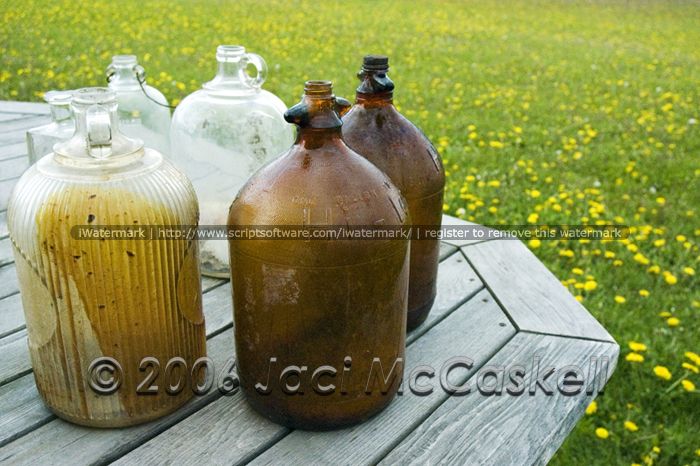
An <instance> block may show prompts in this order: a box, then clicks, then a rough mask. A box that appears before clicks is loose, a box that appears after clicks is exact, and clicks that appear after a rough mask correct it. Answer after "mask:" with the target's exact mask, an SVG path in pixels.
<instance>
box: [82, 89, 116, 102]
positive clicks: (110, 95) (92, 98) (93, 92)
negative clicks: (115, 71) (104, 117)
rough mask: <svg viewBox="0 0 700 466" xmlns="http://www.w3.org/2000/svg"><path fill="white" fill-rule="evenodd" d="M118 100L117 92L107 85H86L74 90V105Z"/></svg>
mask: <svg viewBox="0 0 700 466" xmlns="http://www.w3.org/2000/svg"><path fill="white" fill-rule="evenodd" d="M116 102H117V93H116V92H114V91H113V90H111V89H109V88H106V87H84V88H82V89H78V90H76V91H73V100H72V102H71V103H72V104H73V105H80V106H82V105H105V104H113V103H116Z"/></svg>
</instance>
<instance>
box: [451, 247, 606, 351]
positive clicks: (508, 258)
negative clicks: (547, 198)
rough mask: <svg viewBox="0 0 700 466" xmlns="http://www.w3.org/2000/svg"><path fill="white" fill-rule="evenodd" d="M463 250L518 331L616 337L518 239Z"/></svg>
mask: <svg viewBox="0 0 700 466" xmlns="http://www.w3.org/2000/svg"><path fill="white" fill-rule="evenodd" d="M462 251H463V252H464V254H465V255H466V257H467V259H468V260H469V263H470V264H471V265H472V267H473V268H474V270H476V272H477V274H479V276H480V277H481V279H482V280H483V281H484V283H485V285H486V286H487V287H488V288H489V289H490V290H491V291H492V293H493V294H494V295H495V296H496V298H497V299H498V300H499V302H500V303H501V305H502V306H503V309H504V310H505V311H506V313H507V314H508V315H509V316H510V317H511V319H513V321H514V322H515V325H516V326H517V327H518V328H519V329H522V330H526V331H530V332H535V333H545V334H551V335H563V336H570V337H579V338H588V339H594V340H601V341H608V342H614V341H615V340H614V339H613V337H611V336H610V334H609V333H608V332H607V331H606V330H605V329H604V328H603V326H602V325H600V324H599V323H598V321H596V320H595V318H593V316H592V315H590V314H589V313H588V311H587V310H586V308H584V307H583V306H582V305H581V303H579V302H578V301H576V299H574V297H573V296H572V295H571V293H569V291H568V290H567V289H566V288H564V287H563V286H562V284H561V283H560V282H559V280H558V279H557V278H556V277H555V276H554V275H553V274H552V273H551V272H550V271H549V270H548V269H547V267H545V266H544V264H542V263H541V262H540V261H539V259H537V257H536V256H535V255H534V254H533V253H532V252H531V251H530V250H529V249H528V248H527V247H526V246H525V245H524V244H523V243H521V242H520V241H518V240H497V241H487V242H483V243H478V244H473V245H470V246H466V247H464V248H463V249H462Z"/></svg>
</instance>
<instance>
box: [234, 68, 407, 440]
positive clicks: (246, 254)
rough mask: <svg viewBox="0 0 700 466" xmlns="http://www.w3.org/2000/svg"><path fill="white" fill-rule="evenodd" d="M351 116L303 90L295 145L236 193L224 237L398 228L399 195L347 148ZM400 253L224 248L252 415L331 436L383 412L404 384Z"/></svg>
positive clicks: (349, 246)
mask: <svg viewBox="0 0 700 466" xmlns="http://www.w3.org/2000/svg"><path fill="white" fill-rule="evenodd" d="M348 108H349V103H348V102H347V101H345V100H344V99H342V100H341V99H337V98H335V97H334V96H333V94H332V88H331V83H330V81H308V82H307V83H306V86H305V94H304V97H303V98H302V101H301V102H300V103H299V104H297V105H296V106H294V107H292V108H291V109H289V110H288V111H287V112H286V113H285V118H286V120H287V121H288V122H290V123H294V124H295V125H297V127H298V129H299V133H298V136H297V140H296V142H295V143H294V145H292V147H291V148H290V149H289V150H288V151H287V152H286V153H284V154H283V155H282V156H281V157H280V158H278V159H277V160H275V161H273V162H271V163H270V164H268V165H266V166H264V167H263V168H262V169H261V170H260V171H258V172H257V173H256V174H255V175H253V177H252V178H251V179H250V180H249V181H248V182H247V183H246V185H245V186H244V187H243V188H242V189H241V190H240V192H239V193H238V196H237V197H236V199H235V200H234V202H233V204H232V205H231V209H230V212H229V217H228V225H229V227H230V228H231V231H237V229H244V228H245V227H246V226H249V225H259V226H265V227H266V228H267V229H268V230H270V231H281V232H285V231H286V232H290V233H291V232H294V231H296V229H298V228H307V227H308V228H312V227H313V228H315V227H321V228H323V229H326V228H330V229H337V228H339V227H343V228H351V229H352V228H362V227H367V226H369V227H372V226H377V225H386V226H387V227H403V226H405V225H406V223H407V222H408V221H409V218H408V213H407V211H406V206H405V203H404V200H403V198H402V196H401V194H400V193H399V191H398V189H397V188H396V187H395V186H394V185H393V184H392V183H391V181H390V180H389V179H388V178H387V177H386V175H384V174H383V173H382V172H381V171H379V170H378V169H377V168H376V167H374V166H373V165H372V164H371V163H369V162H368V161H367V160H366V159H365V158H363V157H362V156H360V155H358V154H356V153H355V152H353V151H352V150H350V149H349V148H348V147H347V146H346V145H345V143H344V142H343V139H342V136H341V130H340V127H341V124H342V123H341V120H340V118H339V113H343V112H344V111H346V110H347V109H348ZM323 238H325V237H323ZM408 246H409V241H408V239H407V238H398V239H308V240H307V239H281V237H279V238H276V239H267V238H264V239H231V240H230V241H229V247H230V258H231V281H232V288H233V300H234V320H235V326H234V328H235V337H236V350H237V363H238V374H239V377H240V380H241V387H242V390H243V393H244V395H245V396H246V399H247V400H248V401H249V402H250V404H251V405H252V406H253V407H254V408H255V409H256V410H257V411H259V412H260V413H262V414H263V415H265V416H266V417H268V418H270V419H272V420H274V421H276V422H278V423H281V424H284V425H287V426H291V427H299V428H305V429H329V428H334V427H340V426H344V425H349V424H354V423H358V422H361V421H363V420H365V419H367V418H369V417H370V416H372V415H373V414H375V413H377V412H379V411H380V410H382V409H383V408H384V407H386V406H387V405H388V403H389V402H390V401H391V400H392V398H393V397H394V395H395V394H396V391H397V389H398V386H399V384H400V381H401V377H402V373H403V357H404V347H405V329H406V304H407V292H408ZM295 368H297V369H298V371H297V370H296V369H295ZM304 368H306V369H304ZM380 368H383V371H384V372H383V374H384V375H385V376H386V377H385V378H384V379H389V381H388V382H387V383H386V384H384V385H383V384H382V383H381V382H380V381H379V380H378V379H376V376H377V375H378V371H379V370H380ZM295 371H296V372H300V374H298V375H300V376H301V377H300V380H301V383H300V384H297V383H296V380H298V379H297V375H295V374H294V372H295ZM297 385H298V386H297ZM367 387H369V391H368V388H367Z"/></svg>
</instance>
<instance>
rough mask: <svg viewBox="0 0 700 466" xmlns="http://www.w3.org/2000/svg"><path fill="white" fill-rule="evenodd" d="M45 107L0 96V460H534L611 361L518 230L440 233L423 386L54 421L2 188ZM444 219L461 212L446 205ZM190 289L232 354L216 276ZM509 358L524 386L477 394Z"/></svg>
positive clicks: (604, 337)
mask: <svg viewBox="0 0 700 466" xmlns="http://www.w3.org/2000/svg"><path fill="white" fill-rule="evenodd" d="M48 114H49V110H48V106H46V105H44V104H35V103H24V102H0V354H1V355H2V357H1V358H0V463H5V462H7V463H12V464H24V463H32V464H37V463H38V464H43V463H55V464H84V463H111V462H116V463H120V464H131V463H149V464H150V463H158V464H160V463H178V464H179V463H215V464H238V463H254V464H275V463H284V464H293V463H322V464H323V463H325V464H327V463H334V464H338V463H339V464H365V463H372V464H376V463H382V464H396V463H402V464H403V463H426V462H430V463H457V464H540V463H545V462H547V461H548V460H549V458H551V456H552V455H553V454H554V452H555V451H556V450H557V448H558V447H559V446H560V445H561V444H562V442H563V441H564V439H565V438H566V436H567V435H568V434H569V432H570V431H571V430H572V429H573V427H574V426H575V424H576V422H577V421H578V420H579V419H580V418H581V417H582V416H583V414H584V411H585V408H586V406H588V404H589V403H590V402H591V401H592V399H593V398H594V397H595V394H596V390H595V389H594V390H592V391H593V393H591V394H589V392H591V390H588V389H587V387H593V384H598V386H599V387H602V386H603V385H604V384H605V383H606V382H607V380H608V378H609V377H610V375H611V374H612V372H613V370H614V368H615V365H616V362H617V357H618V354H619V347H618V345H617V344H616V343H615V340H614V339H613V338H612V337H611V336H610V335H609V334H608V332H607V331H606V330H605V329H604V328H603V327H602V326H601V325H600V324H599V323H598V322H597V321H596V320H595V319H594V318H593V317H592V316H591V315H590V314H589V313H588V312H587V311H586V309H585V308H584V307H583V306H582V305H581V304H580V303H578V302H577V301H576V300H575V299H574V298H573V296H571V294H570V293H569V292H568V291H567V290H566V288H564V287H563V286H562V285H561V283H560V282H559V280H557V278H556V277H554V275H552V274H551V273H550V272H549V271H548V270H547V268H546V267H545V266H544V265H543V264H542V263H541V262H540V261H539V260H538V259H537V258H536V257H535V256H534V255H533V254H532V253H531V252H530V251H529V250H528V248H527V247H525V246H524V245H523V244H522V243H521V242H520V241H518V240H512V239H511V240H505V239H493V240H486V241H474V240H457V241H444V242H443V243H442V244H441V255H440V268H439V275H438V295H437V300H436V302H435V305H434V306H433V309H432V312H431V313H430V316H429V318H428V320H427V321H426V322H425V323H424V324H423V325H422V326H420V327H419V328H418V329H416V330H414V331H412V332H411V333H410V334H409V335H408V338H407V351H406V364H405V367H406V369H405V372H406V374H407V375H408V373H410V372H411V370H412V368H415V367H417V366H419V365H428V366H431V367H433V368H435V371H436V375H435V377H433V378H432V379H428V378H426V377H424V378H422V379H420V380H419V381H418V382H419V383H421V384H425V383H430V384H431V385H432V386H433V387H434V388H435V389H434V390H433V392H432V393H431V394H430V395H427V396H418V395H416V394H414V393H413V392H412V391H411V390H410V389H409V388H410V386H409V384H408V383H407V382H406V381H405V382H404V387H403V394H402V395H400V396H398V397H397V399H396V400H395V401H394V402H393V403H392V404H391V405H390V406H389V408H388V409H386V410H385V411H383V412H382V413H380V414H379V415H377V416H375V417H374V418H372V419H370V420H369V421H367V422H365V423H363V424H361V425H358V426H355V427H351V428H347V429H342V430H336V431H331V432H306V431H300V430H291V429H288V428H285V427H282V426H279V425H277V424H274V423H272V422H270V421H268V420H266V419H264V418H262V417H261V416H259V415H257V414H256V413H255V412H254V411H253V410H252V409H251V408H250V407H249V406H248V405H247V404H246V403H245V401H244V400H243V398H242V396H241V394H240V392H236V393H234V394H232V395H227V396H223V395H221V393H219V392H218V391H216V390H214V391H211V392H209V393H207V394H205V395H203V396H199V397H196V398H195V399H194V400H193V401H191V402H190V403H188V404H187V405H185V406H184V407H182V408H181V409H179V410H178V411H176V412H174V413H172V414H170V415H168V416H166V417H164V418H161V419H159V420H156V421H154V422H150V423H148V424H143V425H140V426H136V427H130V428H124V429H92V428H86V427H81V426H77V425H73V424H70V423H68V422H65V421H63V420H61V419H59V418H57V417H56V416H55V415H54V414H53V413H51V411H49V410H48V409H47V408H46V407H45V406H44V405H43V403H42V401H41V399H40V397H39V394H38V393H37V390H36V387H35V385H34V378H33V376H32V368H31V365H30V361H29V354H28V348H27V332H26V329H25V326H24V316H23V313H22V305H21V300H20V295H19V290H18V283H17V276H16V274H15V267H14V264H13V257H12V250H11V246H10V239H9V237H8V231H7V222H6V208H7V201H8V198H9V195H10V191H11V189H12V186H13V185H14V184H15V182H16V181H17V179H18V177H19V176H20V175H21V174H22V172H23V171H24V170H25V169H26V168H27V165H28V162H27V156H26V148H25V131H26V130H27V129H29V128H31V127H34V126H37V125H40V124H43V123H45V122H48V119H49V117H48ZM444 223H446V224H463V225H467V223H466V222H463V221H461V220H458V219H456V218H453V217H447V216H446V217H445V218H444ZM202 291H203V292H204V311H205V316H206V331H207V335H208V353H209V356H210V357H211V358H212V359H213V361H214V362H215V364H220V365H222V366H223V365H224V362H225V361H226V360H227V359H229V358H230V357H232V356H234V345H233V330H232V309H231V308H232V303H231V293H230V286H229V283H228V281H227V280H221V279H212V278H203V279H202ZM455 357H468V358H470V359H471V360H472V361H473V362H474V363H473V365H472V367H471V368H469V369H467V368H461V369H460V368H457V369H454V370H453V371H452V372H450V377H449V381H450V382H451V383H452V384H453V385H461V384H464V383H465V382H466V383H469V385H470V387H471V391H470V392H469V393H467V394H465V395H462V396H450V395H449V394H448V392H447V391H446V390H444V389H442V388H441V386H440V383H439V372H440V369H441V368H442V366H443V365H445V364H446V362H448V361H450V360H451V358H455ZM535 358H539V365H540V366H541V367H542V368H546V367H547V366H552V367H554V368H555V369H556V370H557V371H559V372H561V369H563V368H564V367H565V366H576V367H579V368H581V371H582V372H583V375H584V377H585V385H584V387H583V388H584V390H583V391H582V393H580V394H578V395H573V396H569V395H565V394H563V393H562V391H560V390H559V389H557V383H556V379H555V378H554V377H555V376H557V375H560V374H557V373H556V372H555V375H553V376H552V377H551V378H549V379H547V380H548V381H549V384H550V385H551V386H552V387H553V388H554V390H553V393H552V394H549V395H548V394H546V393H544V390H542V389H541V387H540V386H538V385H537V384H536V383H535V382H536V377H533V374H535V373H536V372H535V371H534V369H532V370H531V368H532V367H531V366H532V365H533V364H534V362H535V361H536V359H535ZM592 358H593V359H592ZM606 360H607V361H608V364H607V366H606V364H604V363H602V362H603V361H606ZM595 361H598V362H601V363H600V364H599V363H594V364H592V362H595ZM518 365H520V366H524V368H525V369H526V375H525V378H524V382H525V383H524V386H525V387H526V389H525V393H523V394H522V395H520V396H518V395H517V394H516V395H512V394H510V393H507V391H503V393H502V394H501V395H493V394H490V393H491V391H492V390H489V388H490V387H492V383H493V382H494V381H497V379H496V378H494V377H491V378H489V377H488V371H487V370H486V369H487V368H488V369H493V368H496V369H498V368H505V369H506V370H507V371H508V370H510V369H512V368H513V367H515V366H518ZM217 367H218V366H217ZM485 374H486V375H485ZM491 374H492V375H493V372H492V373H491ZM505 374H506V375H507V374H508V372H506V373H505ZM487 382H488V383H487ZM506 382H508V379H507V377H506ZM533 385H534V386H535V390H536V392H535V394H534V395H530V389H531V388H532V386H533ZM481 386H483V387H485V389H484V390H483V391H484V393H481V392H480V391H479V390H478V388H479V387H481ZM594 388H595V387H594Z"/></svg>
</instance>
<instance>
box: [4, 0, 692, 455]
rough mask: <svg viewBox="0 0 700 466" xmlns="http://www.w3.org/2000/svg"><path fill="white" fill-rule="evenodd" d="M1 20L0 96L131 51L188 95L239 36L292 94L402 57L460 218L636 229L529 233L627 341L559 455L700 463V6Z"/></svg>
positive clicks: (283, 9)
mask: <svg viewBox="0 0 700 466" xmlns="http://www.w3.org/2000/svg"><path fill="white" fill-rule="evenodd" d="M0 15H2V23H1V24H0V56H1V58H0V60H1V64H2V66H0V99H2V100H26V101H41V100H42V96H43V93H44V92H45V91H48V90H50V89H75V88H78V87H84V86H93V85H105V83H106V81H105V74H104V70H105V68H106V66H107V65H108V64H109V63H110V61H111V57H112V55H115V54H135V55H137V56H138V59H139V62H140V64H141V65H143V66H144V67H145V69H146V73H147V82H148V83H149V84H150V85H152V86H155V87H157V88H158V89H159V90H161V91H162V92H163V93H164V94H165V95H166V97H167V98H168V99H169V100H170V102H171V103H172V104H177V103H178V102H179V101H180V100H182V98H184V97H185V96H186V95H188V94H189V93H191V92H193V91H195V90H197V89H199V88H200V87H201V84H202V83H203V82H206V81H208V80H210V79H211V78H213V76H214V74H215V71H216V60H215V50H216V46H217V45H219V44H240V45H244V46H245V47H246V48H247V49H248V51H251V52H255V53H258V54H260V55H262V56H263V57H264V58H265V60H266V61H267V63H268V66H269V74H268V78H267V81H266V83H265V85H264V88H266V89H268V90H270V91H272V92H274V93H276V94H277V95H279V96H280V97H281V98H282V99H283V100H284V101H285V103H286V104H287V105H292V104H294V103H295V102H297V100H298V98H299V96H300V95H301V93H302V88H303V83H304V81H305V80H307V79H331V80H333V82H334V84H335V90H336V93H337V94H338V95H341V96H345V97H348V98H352V97H353V95H354V88H355V87H356V85H357V81H356V77H355V73H356V72H357V71H358V69H359V67H360V64H361V60H362V56H363V55H364V54H367V53H380V54H387V55H389V56H390V65H391V70H390V76H391V78H392V79H393V80H394V82H395V83H396V91H395V94H394V95H395V102H396V104H397V105H398V107H399V109H400V111H401V112H402V113H404V115H406V116H407V117H408V118H409V119H411V120H412V121H414V122H415V123H416V124H417V125H418V126H420V127H421V128H422V129H423V130H424V131H425V132H426V134H427V135H428V136H429V137H430V138H431V140H432V141H433V143H434V144H435V146H436V147H437V148H438V150H439V151H440V153H441V155H442V157H443V161H444V164H445V167H446V170H447V174H448V178H447V179H448V181H447V191H446V197H445V205H444V210H445V212H446V213H449V214H451V215H455V216H458V217H461V218H464V219H467V220H470V221H474V222H478V223H483V224H498V223H504V224H505V223H507V224H518V223H550V224H554V223H568V224H584V223H597V222H599V223H620V224H625V225H629V226H630V227H631V232H632V234H631V236H630V238H629V239H628V240H625V241H617V242H585V241H569V242H567V241H541V242H540V241H537V240H533V241H531V242H530V243H529V246H530V248H532V249H533V251H534V252H535V253H536V254H537V255H538V256H539V257H540V258H541V259H542V260H543V261H544V263H545V264H546V265H547V266H548V267H550V268H551V269H552V271H553V272H554V273H555V274H556V275H557V276H558V277H559V278H560V279H561V280H562V282H563V283H564V285H565V286H567V287H568V288H569V290H570V291H571V293H572V294H573V295H575V296H576V298H577V299H578V300H579V301H581V302H582V303H583V305H584V306H586V307H587V308H588V309H589V310H590V311H591V312H592V313H593V314H594V315H595V316H596V318H598V319H599V320H600V321H601V322H602V323H603V325H605V327H606V328H607V329H608V330H609V331H610V332H611V333H612V334H613V336H615V338H616V339H617V341H618V342H619V343H620V345H621V347H622V353H621V356H620V362H619V364H618V369H617V372H616V373H615V375H614V377H613V379H612V381H611V383H610V384H609V386H608V388H607V389H606V392H605V394H604V395H603V396H601V397H599V399H598V400H597V401H596V402H595V403H593V404H592V405H591V406H589V408H588V410H587V416H586V417H585V418H584V419H583V420H582V421H581V422H580V423H579V424H578V426H577V428H576V430H575V431H574V432H573V433H572V435H571V436H570V437H569V438H568V440H567V441H566V442H565V444H564V445H563V447H562V448H561V449H560V451H559V452H558V453H557V455H556V456H555V458H554V459H553V461H552V463H553V464H634V463H637V464H648V465H649V464H668V465H678V464H700V437H699V436H698V434H697V428H698V425H700V393H699V392H698V388H697V387H700V375H699V374H698V372H699V371H700V369H699V367H700V356H698V353H700V343H699V342H700V323H699V319H698V317H699V314H700V286H698V281H697V276H698V273H700V270H698V268H699V265H698V261H699V260H700V253H699V251H698V243H699V242H700V222H699V221H698V216H699V215H700V212H698V203H699V201H700V196H699V194H698V193H699V192H700V163H699V160H700V157H699V155H700V128H699V126H698V120H700V100H699V98H700V66H699V65H700V46H699V44H700V27H698V26H699V25H700V4H699V3H698V2H690V1H688V2H661V1H659V2H651V1H639V2H634V1H626V2H622V1H609V2H608V1H606V2H603V1H590V2H575V1H554V2H535V1H533V2H516V1H511V0H506V1H481V2H466V1H438V2H412V1H408V0H399V1H372V2H354V1H348V2H342V3H340V2H338V3H336V2H320V1H317V2H308V3H306V2H305V3H301V2H292V1H278V2H274V1H252V0H238V1H211V2H199V1H172V0H170V1H164V0H152V1H147V2H144V1H133V0H128V1H127V0H124V1H119V2H106V1H95V2H80V1H79V2H75V1H67V0H58V1H50V2H49V1H34V0H32V1H22V2H18V1H8V0H3V1H0ZM1 177H2V176H1V175H0V178H1ZM474 331H475V332H478V331H479V330H478V329H474ZM468 337H469V336H468V335H465V338H468Z"/></svg>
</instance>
